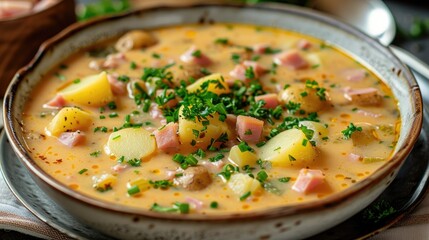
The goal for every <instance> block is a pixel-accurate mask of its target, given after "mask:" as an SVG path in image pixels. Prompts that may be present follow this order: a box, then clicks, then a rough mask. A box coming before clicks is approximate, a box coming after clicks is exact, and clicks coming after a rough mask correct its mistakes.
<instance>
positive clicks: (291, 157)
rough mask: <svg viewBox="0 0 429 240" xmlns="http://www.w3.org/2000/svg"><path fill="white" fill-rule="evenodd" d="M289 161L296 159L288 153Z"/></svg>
mask: <svg viewBox="0 0 429 240" xmlns="http://www.w3.org/2000/svg"><path fill="white" fill-rule="evenodd" d="M289 161H291V162H293V161H296V158H294V157H293V156H292V155H290V154H289Z"/></svg>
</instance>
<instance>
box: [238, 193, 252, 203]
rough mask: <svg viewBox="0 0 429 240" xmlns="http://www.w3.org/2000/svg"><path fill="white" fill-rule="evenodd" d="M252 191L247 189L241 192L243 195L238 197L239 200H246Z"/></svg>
mask: <svg viewBox="0 0 429 240" xmlns="http://www.w3.org/2000/svg"><path fill="white" fill-rule="evenodd" d="M251 194H252V193H251V192H250V191H248V192H247V193H245V194H243V196H241V197H240V201H244V200H246V199H247V198H248V197H250V195H251Z"/></svg>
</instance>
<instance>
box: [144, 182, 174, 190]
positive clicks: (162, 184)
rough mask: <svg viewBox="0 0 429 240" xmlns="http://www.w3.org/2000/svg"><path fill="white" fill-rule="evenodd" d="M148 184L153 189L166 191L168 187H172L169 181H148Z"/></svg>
mask: <svg viewBox="0 0 429 240" xmlns="http://www.w3.org/2000/svg"><path fill="white" fill-rule="evenodd" d="M149 184H151V185H152V186H153V187H154V188H155V189H158V188H160V189H168V188H169V187H172V186H173V182H171V181H169V180H156V181H152V180H149Z"/></svg>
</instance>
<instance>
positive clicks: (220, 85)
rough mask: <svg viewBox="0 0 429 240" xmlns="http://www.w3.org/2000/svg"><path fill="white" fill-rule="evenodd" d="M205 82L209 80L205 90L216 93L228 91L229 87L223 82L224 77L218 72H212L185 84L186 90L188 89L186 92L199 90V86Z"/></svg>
mask: <svg viewBox="0 0 429 240" xmlns="http://www.w3.org/2000/svg"><path fill="white" fill-rule="evenodd" d="M211 80H214V81H213V82H211ZM206 82H209V83H208V87H207V90H208V91H210V92H213V93H215V94H218V95H220V94H223V93H229V92H230V89H229V87H228V85H227V83H226V82H225V79H224V78H223V77H222V75H220V74H219V73H214V74H211V75H208V76H206V77H203V78H200V79H198V80H197V81H196V82H194V83H193V84H191V85H189V86H187V87H186V90H188V92H190V93H193V92H196V91H197V90H201V86H202V85H203V84H204V83H206Z"/></svg>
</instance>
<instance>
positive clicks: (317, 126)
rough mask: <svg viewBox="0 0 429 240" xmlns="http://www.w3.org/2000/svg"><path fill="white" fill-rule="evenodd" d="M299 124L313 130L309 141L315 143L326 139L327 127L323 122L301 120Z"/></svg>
mask: <svg viewBox="0 0 429 240" xmlns="http://www.w3.org/2000/svg"><path fill="white" fill-rule="evenodd" d="M299 125H300V126H306V127H307V128H308V129H310V130H313V131H314V133H313V137H312V138H311V139H310V141H315V142H316V143H320V142H321V141H322V140H324V139H326V138H327V137H328V134H329V130H328V128H327V127H326V126H325V124H322V123H319V122H313V121H301V122H300V123H299Z"/></svg>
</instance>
